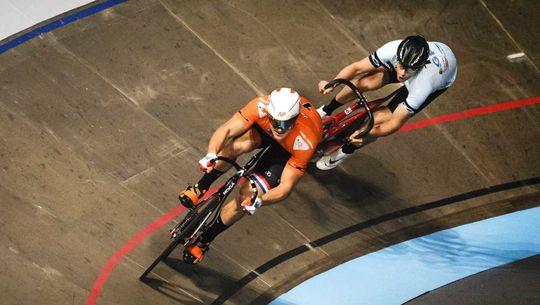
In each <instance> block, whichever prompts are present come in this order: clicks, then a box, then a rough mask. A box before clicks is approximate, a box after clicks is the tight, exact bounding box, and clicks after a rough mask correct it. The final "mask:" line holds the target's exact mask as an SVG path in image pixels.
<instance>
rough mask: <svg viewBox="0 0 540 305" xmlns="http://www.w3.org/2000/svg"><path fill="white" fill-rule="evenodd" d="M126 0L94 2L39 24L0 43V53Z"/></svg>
mask: <svg viewBox="0 0 540 305" xmlns="http://www.w3.org/2000/svg"><path fill="white" fill-rule="evenodd" d="M126 1H127V0H108V1H105V2H101V3H99V4H96V5H94V6H90V7H88V8H85V9H83V10H82V11H79V12H76V13H74V14H72V15H68V16H65V17H63V18H61V19H58V20H56V21H53V22H51V23H48V24H46V25H44V26H41V27H39V28H37V29H35V30H33V31H30V32H28V33H26V34H23V35H21V36H19V37H16V38H14V39H12V40H10V41H8V42H6V43H4V44H2V45H0V54H2V53H4V52H6V51H7V50H9V49H12V48H14V47H16V46H18V45H20V44H21V43H24V42H26V41H28V40H30V39H32V38H34V37H36V36H39V35H41V34H44V33H47V32H50V31H52V30H55V29H57V28H59V27H61V26H64V25H66V24H70V23H72V22H74V21H77V20H79V19H82V18H85V17H88V16H90V15H93V14H95V13H98V12H101V11H103V10H106V9H108V8H110V7H112V6H115V5H117V4H120V3H123V2H126Z"/></svg>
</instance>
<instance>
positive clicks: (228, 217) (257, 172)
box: [202, 142, 291, 242]
mask: <svg viewBox="0 0 540 305" xmlns="http://www.w3.org/2000/svg"><path fill="white" fill-rule="evenodd" d="M271 145H272V146H271V147H270V149H269V150H268V151H267V152H266V153H265V154H264V155H263V157H262V158H261V159H260V160H259V162H257V164H256V165H255V167H254V168H253V169H252V171H251V172H252V173H251V177H252V178H253V180H255V184H256V186H257V192H258V194H259V196H260V194H263V193H266V192H268V191H269V190H271V189H272V188H274V187H276V186H278V185H279V183H280V182H281V181H280V179H281V173H282V172H283V169H284V168H285V164H287V160H289V158H290V156H291V155H290V154H289V153H288V152H287V151H285V150H284V149H283V148H282V147H281V145H279V144H277V143H275V142H274V144H271ZM251 195H252V190H251V186H250V184H249V183H244V184H243V185H242V187H241V188H240V190H239V191H238V194H237V195H236V196H235V197H234V198H233V199H231V200H229V201H228V202H227V203H225V204H224V205H223V208H222V209H221V214H220V216H219V219H218V222H216V223H215V224H214V225H213V226H212V227H211V228H210V229H208V231H206V232H205V233H204V234H203V237H202V240H204V241H205V242H211V241H212V240H214V238H216V236H217V235H218V234H220V233H222V232H223V231H225V230H226V229H227V228H228V227H230V226H231V225H233V224H234V223H235V222H237V221H238V220H240V219H241V218H242V216H244V212H243V210H242V206H241V204H242V202H243V201H244V200H245V199H247V198H250V197H251ZM263 204H264V203H263Z"/></svg>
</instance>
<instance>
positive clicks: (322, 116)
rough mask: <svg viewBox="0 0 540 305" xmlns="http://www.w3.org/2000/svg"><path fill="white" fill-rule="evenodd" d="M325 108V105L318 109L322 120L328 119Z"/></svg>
mask: <svg viewBox="0 0 540 305" xmlns="http://www.w3.org/2000/svg"><path fill="white" fill-rule="evenodd" d="M323 107H324V105H322V106H321V107H319V108H317V112H318V113H319V115H320V116H321V120H322V119H324V118H326V117H327V116H328V114H327V113H326V112H324V110H323Z"/></svg>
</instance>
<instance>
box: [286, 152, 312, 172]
mask: <svg viewBox="0 0 540 305" xmlns="http://www.w3.org/2000/svg"><path fill="white" fill-rule="evenodd" d="M314 152H315V151H314V150H311V151H305V152H303V153H301V154H293V155H292V156H291V157H290V158H289V160H288V161H287V165H286V167H287V168H289V169H291V170H293V171H294V172H296V173H298V174H299V175H303V174H305V172H306V169H307V165H308V162H309V160H311V157H312V156H313V153H314Z"/></svg>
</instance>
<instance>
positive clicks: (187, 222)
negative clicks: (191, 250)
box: [139, 146, 269, 282]
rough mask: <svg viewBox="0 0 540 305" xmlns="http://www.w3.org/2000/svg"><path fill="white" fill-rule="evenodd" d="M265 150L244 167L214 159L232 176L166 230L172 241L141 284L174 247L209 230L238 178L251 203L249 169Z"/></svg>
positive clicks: (194, 239)
mask: <svg viewBox="0 0 540 305" xmlns="http://www.w3.org/2000/svg"><path fill="white" fill-rule="evenodd" d="M268 149H269V146H267V147H266V148H263V149H261V150H260V151H259V152H257V153H256V154H255V155H254V156H253V157H251V159H249V161H247V163H246V164H245V165H244V166H240V165H239V164H238V163H236V162H235V161H233V160H230V159H228V158H225V157H219V156H218V157H217V158H216V159H215V160H214V162H215V161H224V162H227V163H229V164H231V165H232V166H233V167H234V168H235V169H236V173H235V174H234V175H233V176H232V177H230V178H229V179H228V180H227V181H226V182H225V183H224V184H223V185H222V186H221V187H220V188H219V190H217V191H216V192H215V193H213V194H211V195H209V196H208V197H206V198H205V199H204V200H202V201H201V202H200V203H198V204H197V205H196V206H194V207H193V208H191V209H189V211H188V213H187V215H186V216H185V217H184V219H183V220H182V221H181V222H180V223H178V224H177V225H176V226H175V227H174V228H172V229H171V230H170V233H171V239H172V241H171V242H170V243H169V246H168V247H167V248H165V250H163V252H161V254H160V255H159V256H158V257H157V258H156V259H155V260H154V261H153V262H152V264H151V265H150V266H149V267H148V268H146V270H145V271H144V272H143V273H142V274H141V276H140V277H139V279H140V280H141V281H143V282H145V281H147V280H148V277H147V276H148V274H149V273H150V272H151V271H152V270H153V269H154V268H155V267H156V266H157V264H159V262H161V261H163V260H165V259H166V258H167V257H169V255H170V254H171V252H172V251H174V249H176V247H178V246H179V245H182V246H184V247H187V246H189V245H191V244H192V243H195V242H196V241H197V239H198V238H199V236H201V235H202V234H203V233H204V232H205V231H206V230H207V229H209V228H210V227H211V226H212V225H213V224H214V223H215V222H216V221H217V219H218V217H219V214H220V212H221V208H222V207H223V204H224V203H225V200H226V199H227V197H228V196H229V194H230V193H231V191H232V190H233V189H234V187H235V186H236V185H237V184H238V183H239V182H240V180H241V178H245V179H246V180H247V181H248V182H249V184H250V187H251V190H252V194H251V197H250V199H251V202H252V203H253V202H255V199H256V198H257V195H258V194H257V193H258V192H257V185H256V184H255V181H254V180H253V179H252V178H251V177H250V175H249V174H250V172H249V170H250V169H251V168H252V167H253V166H254V165H255V164H256V163H257V161H259V159H260V158H261V157H262V155H263V154H264V153H265V152H266V151H267V150H268Z"/></svg>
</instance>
